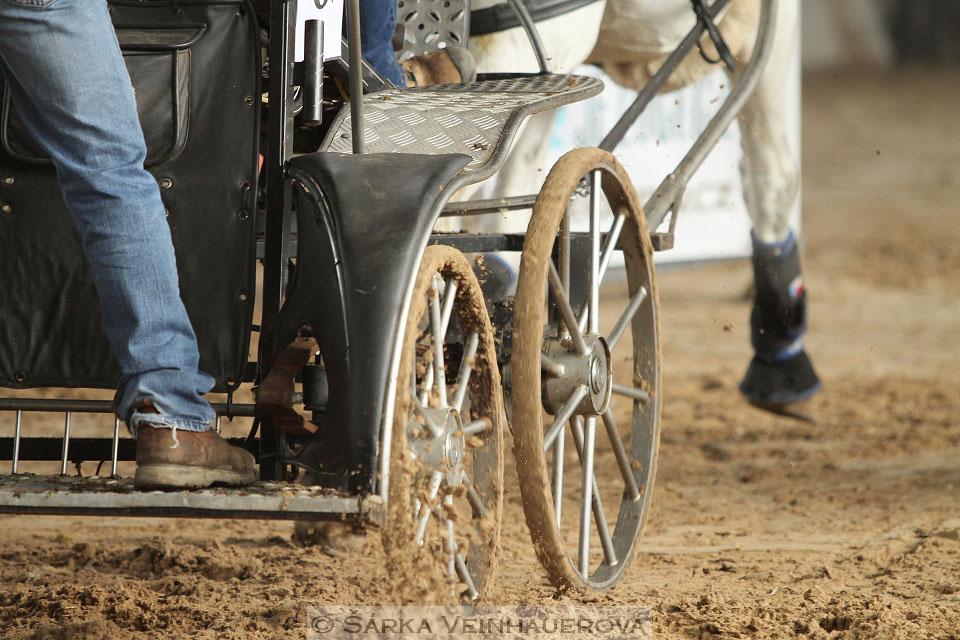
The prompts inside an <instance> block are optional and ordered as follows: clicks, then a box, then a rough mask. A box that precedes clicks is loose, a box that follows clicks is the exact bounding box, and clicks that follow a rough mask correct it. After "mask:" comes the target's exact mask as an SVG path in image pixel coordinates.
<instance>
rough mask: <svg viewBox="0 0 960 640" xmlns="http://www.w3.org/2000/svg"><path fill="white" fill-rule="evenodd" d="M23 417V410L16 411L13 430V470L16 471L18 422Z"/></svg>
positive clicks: (18, 459)
mask: <svg viewBox="0 0 960 640" xmlns="http://www.w3.org/2000/svg"><path fill="white" fill-rule="evenodd" d="M22 419H23V411H17V422H16V425H15V426H14V431H13V472H14V473H17V472H18V471H17V469H18V467H19V466H20V422H21V420H22Z"/></svg>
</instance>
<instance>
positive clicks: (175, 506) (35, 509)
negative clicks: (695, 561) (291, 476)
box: [0, 474, 383, 524]
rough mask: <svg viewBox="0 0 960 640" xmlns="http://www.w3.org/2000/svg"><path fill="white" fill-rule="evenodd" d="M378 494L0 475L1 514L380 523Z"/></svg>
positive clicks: (290, 487) (268, 484)
mask: <svg viewBox="0 0 960 640" xmlns="http://www.w3.org/2000/svg"><path fill="white" fill-rule="evenodd" d="M382 507H383V503H382V501H381V500H380V498H379V497H377V496H367V497H357V496H345V495H342V494H338V493H336V492H333V491H330V490H329V489H322V488H320V487H307V486H299V485H291V484H284V483H280V482H258V483H256V484H254V485H251V486H249V487H242V488H211V489H197V490H192V491H137V490H136V489H134V488H133V480H132V479H131V478H100V477H88V478H81V477H77V476H37V475H32V474H0V513H8V514H33V515H103V516H147V517H181V518H247V519H263V520H330V519H336V520H346V521H353V522H366V523H372V524H376V523H380V522H382V516H383V508H382Z"/></svg>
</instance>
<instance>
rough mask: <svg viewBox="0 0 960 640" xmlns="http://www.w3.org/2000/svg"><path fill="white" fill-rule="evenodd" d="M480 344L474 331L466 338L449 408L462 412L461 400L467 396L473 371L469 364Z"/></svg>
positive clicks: (478, 335) (478, 337)
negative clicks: (455, 387)
mask: <svg viewBox="0 0 960 640" xmlns="http://www.w3.org/2000/svg"><path fill="white" fill-rule="evenodd" d="M479 344H480V334H478V333H477V332H476V331H474V332H473V333H471V334H470V337H469V338H467V348H466V350H465V351H464V352H463V359H462V360H460V371H458V372H457V390H456V391H455V392H454V394H453V402H452V403H451V405H450V406H451V407H453V408H454V409H456V410H457V411H462V410H463V399H464V398H465V397H466V396H467V391H468V390H469V388H470V385H469V382H470V372H471V371H473V365H472V364H471V362H472V361H473V359H474V357H475V356H476V355H477V346H479Z"/></svg>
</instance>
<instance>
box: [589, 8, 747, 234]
mask: <svg viewBox="0 0 960 640" xmlns="http://www.w3.org/2000/svg"><path fill="white" fill-rule="evenodd" d="M729 3H730V0H717V1H716V2H714V3H713V6H711V7H710V15H711V16H714V17H715V16H716V15H717V14H719V13H720V12H721V11H722V10H723V9H724V7H726V6H727V5H728V4H729ZM704 30H705V27H704V25H703V23H702V22H699V21H698V22H697V24H696V25H695V26H694V27H693V29H691V30H690V32H689V33H688V34H687V36H686V37H685V38H684V39H683V40H681V41H680V44H679V45H678V46H677V48H676V49H674V51H673V53H671V54H670V55H669V56H668V57H667V60H666V61H665V62H664V63H663V66H661V67H660V69H658V70H657V72H656V73H655V74H653V77H652V78H650V80H649V81H648V82H647V84H645V85H644V87H643V89H642V90H641V91H640V93H638V94H637V97H636V99H635V100H634V101H633V104H631V105H630V106H629V107H627V110H626V111H624V112H623V115H622V116H620V119H619V120H618V121H617V124H615V125H613V128H612V129H611V130H610V133H608V134H607V135H606V136H605V137H604V138H603V140H602V141H601V142H600V144H599V145H597V146H598V147H599V148H601V149H603V150H604V151H611V152H612V151H613V150H614V149H616V148H617V145H618V144H620V142H621V141H622V140H623V137H624V136H625V135H626V134H627V131H629V129H630V127H632V126H633V123H635V122H636V121H637V119H638V118H639V117H640V115H641V114H642V113H643V111H644V109H646V108H647V105H648V104H650V101H651V100H653V98H654V97H656V95H657V93H659V92H660V89H661V88H663V85H664V84H666V82H667V80H668V79H669V78H670V76H671V75H672V74H673V72H674V71H675V70H676V68H677V67H678V66H679V65H680V62H681V61H682V60H683V59H684V58H685V57H686V56H687V54H688V53H690V51H691V50H692V49H693V48H694V47H695V46H696V44H697V41H698V40H699V39H700V36H701V35H703V32H704ZM644 211H646V209H644ZM650 228H651V229H654V228H655V227H653V226H651V227H650Z"/></svg>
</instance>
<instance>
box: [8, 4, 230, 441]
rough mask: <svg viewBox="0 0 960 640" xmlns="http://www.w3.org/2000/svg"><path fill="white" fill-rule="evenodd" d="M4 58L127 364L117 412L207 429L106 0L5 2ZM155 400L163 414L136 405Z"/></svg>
mask: <svg viewBox="0 0 960 640" xmlns="http://www.w3.org/2000/svg"><path fill="white" fill-rule="evenodd" d="M0 67H2V71H3V74H4V76H5V77H6V79H7V86H8V88H9V90H10V91H11V95H12V97H13V101H14V104H15V105H16V107H17V110H18V111H19V113H20V115H21V117H22V118H23V121H24V122H25V123H26V125H27V127H28V128H29V129H30V131H31V133H32V134H33V136H34V137H35V138H36V140H37V141H38V142H39V143H40V144H41V145H42V146H43V147H44V149H45V150H46V151H47V153H48V154H49V156H50V157H51V158H52V159H53V162H54V165H55V166H56V169H57V177H58V179H59V181H60V187H61V189H62V191H63V195H64V200H65V201H66V203H67V206H68V207H69V209H70V211H71V212H72V214H73V216H74V219H75V220H76V224H77V227H78V228H79V230H80V236H81V239H82V242H83V247H84V252H85V254H86V257H87V262H88V263H89V265H90V271H91V274H92V275H93V280H94V284H95V285H96V288H97V292H98V294H99V296H100V304H101V311H102V318H103V327H104V330H105V332H106V334H107V338H108V340H109V341H110V344H111V346H112V347H113V350H114V352H115V354H116V357H117V360H118V361H119V363H120V367H121V370H122V374H123V375H122V378H121V381H120V385H119V388H118V390H117V395H116V399H115V408H116V411H117V413H118V414H119V415H120V417H121V418H122V419H123V420H125V421H126V422H127V424H128V425H131V427H132V428H134V429H135V427H136V423H137V422H139V421H146V422H151V423H154V424H163V425H169V426H174V427H176V428H180V429H185V430H189V431H204V430H206V429H209V427H210V423H211V421H212V420H213V418H214V412H213V410H212V409H211V407H210V405H209V403H208V402H207V401H206V400H204V398H203V397H202V394H204V393H206V392H207V391H209V390H210V389H211V388H212V386H213V379H212V378H211V377H210V376H209V375H207V374H204V373H202V372H200V371H199V370H198V364H199V351H198V348H197V342H196V337H195V334H194V332H193V328H192V326H191V324H190V320H189V318H188V317H187V313H186V310H185V308H184V306H183V302H182V301H181V300H180V291H179V284H178V276H177V266H176V258H175V256H174V252H173V243H172V240H171V236H170V229H169V227H168V226H167V223H166V217H165V214H164V207H163V203H162V201H161V199H160V191H159V188H158V187H157V183H156V181H155V180H154V178H153V177H152V176H151V175H150V174H149V173H148V172H147V171H146V170H145V169H144V167H143V162H144V158H145V156H146V146H145V143H144V139H143V133H142V131H141V128H140V123H139V120H138V118H137V111H136V103H135V101H134V96H133V89H132V86H131V83H130V78H129V75H128V74H127V70H126V67H125V66H124V64H123V59H122V57H121V54H120V48H119V46H118V44H117V39H116V35H115V34H114V31H113V27H112V24H111V22H110V17H109V13H108V10H107V3H106V2H105V1H104V0H0ZM143 400H150V401H151V402H152V404H153V405H154V406H155V407H156V409H157V410H158V411H159V414H141V413H139V412H138V413H137V414H136V415H134V407H135V406H136V405H137V403H139V402H142V401H143Z"/></svg>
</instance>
